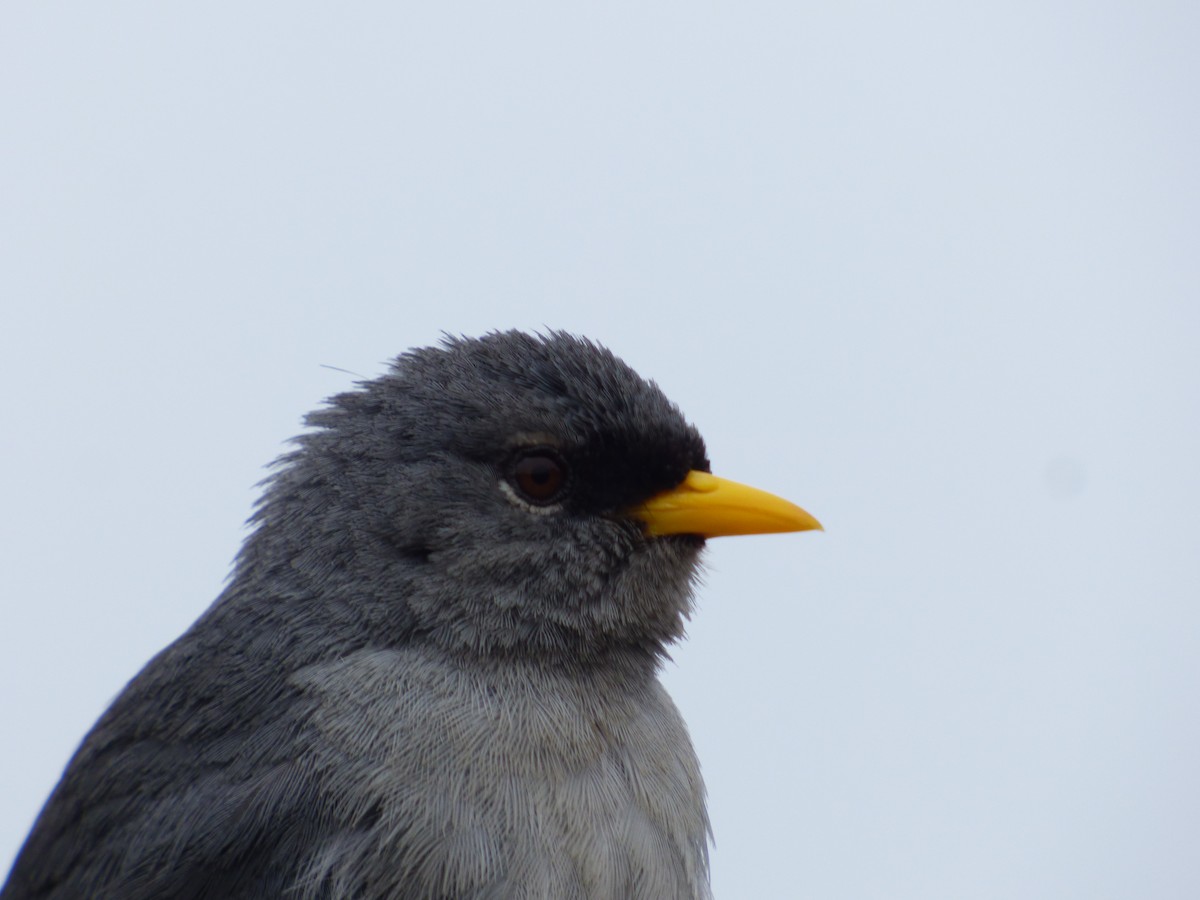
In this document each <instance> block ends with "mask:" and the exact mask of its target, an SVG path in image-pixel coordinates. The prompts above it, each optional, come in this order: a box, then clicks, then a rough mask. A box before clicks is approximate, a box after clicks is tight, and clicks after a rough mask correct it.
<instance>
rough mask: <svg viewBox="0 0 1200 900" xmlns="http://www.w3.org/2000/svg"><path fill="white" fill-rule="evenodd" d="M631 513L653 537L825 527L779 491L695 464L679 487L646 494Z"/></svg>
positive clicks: (764, 532)
mask: <svg viewBox="0 0 1200 900" xmlns="http://www.w3.org/2000/svg"><path fill="white" fill-rule="evenodd" d="M631 514H632V515H633V516H635V517H636V518H638V519H641V520H642V521H643V522H645V523H646V533H647V534H649V535H651V536H653V537H658V536H659V535H664V534H698V535H701V536H703V537H722V536H724V535H731V534H772V533H774V532H780V531H813V530H816V531H824V530H825V529H824V528H822V527H821V523H820V522H818V521H817V520H816V519H814V518H813V517H812V516H810V515H809V514H808V513H806V512H805V511H804V510H802V509H801V508H800V507H798V506H797V505H796V504H794V503H789V502H788V501H787V500H784V499H783V498H782V497H776V496H775V495H774V494H768V493H767V492H766V491H760V490H759V489H758V488H752V487H748V486H747V485H744V484H738V483H737V482H736V481H726V480H725V479H724V478H718V477H717V476H715V475H710V474H708V473H707V472H700V471H697V470H695V469H693V470H692V471H691V472H688V474H687V477H686V478H684V479H683V483H682V484H680V485H679V486H678V487H676V488H672V489H671V490H669V491H664V492H663V493H661V494H658V495H656V496H654V497H651V498H650V499H649V500H647V501H646V502H645V503H643V504H642V505H641V506H638V507H636V508H635V509H633V510H631Z"/></svg>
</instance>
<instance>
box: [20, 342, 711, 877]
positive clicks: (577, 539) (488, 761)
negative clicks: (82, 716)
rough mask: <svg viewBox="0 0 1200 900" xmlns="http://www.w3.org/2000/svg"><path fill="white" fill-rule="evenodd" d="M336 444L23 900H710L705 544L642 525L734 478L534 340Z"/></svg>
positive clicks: (135, 713)
mask: <svg viewBox="0 0 1200 900" xmlns="http://www.w3.org/2000/svg"><path fill="white" fill-rule="evenodd" d="M308 423H309V424H310V425H311V426H314V429H313V430H312V431H310V432H309V433H307V434H305V435H303V436H302V437H300V438H298V439H297V445H298V447H297V449H296V450H295V452H293V453H291V454H290V455H288V456H286V457H284V459H283V460H281V464H280V466H279V468H278V470H277V471H276V472H275V474H274V475H272V477H271V478H270V479H269V480H268V483H267V489H266V491H265V495H264V497H263V499H262V500H261V502H260V505H259V507H258V509H257V511H256V513H255V515H254V517H253V521H254V523H255V525H256V528H255V530H254V532H253V533H252V534H251V535H250V537H249V538H248V539H247V541H246V544H245V546H244V547H243V549H242V551H241V553H240V555H239V557H238V559H237V563H236V566H235V569H234V573H233V576H232V579H231V582H230V584H229V586H228V588H227V589H226V590H225V591H224V592H223V594H222V595H221V596H220V598H218V600H217V601H216V603H214V604H213V606H212V607H211V608H210V609H209V610H208V611H207V612H206V613H205V614H204V615H203V616H201V618H200V619H199V620H198V621H197V622H196V623H195V624H194V625H193V626H192V627H191V628H190V629H189V630H188V631H187V632H186V633H185V634H184V635H183V636H182V637H180V638H179V639H178V640H177V641H176V642H175V643H173V644H172V645H171V646H169V647H168V648H167V649H165V650H164V651H163V652H162V653H160V654H159V655H158V656H157V657H155V658H154V659H153V660H151V662H150V663H149V664H148V665H147V666H146V667H145V669H143V670H142V672H141V673H140V674H139V675H138V676H137V677H136V678H134V679H133V681H131V682H130V684H129V685H128V686H127V687H126V689H125V691H124V692H123V693H122V694H121V695H120V697H118V699H117V700H116V702H114V703H113V705H112V707H111V708H110V709H109V710H108V711H107V712H106V713H105V714H104V715H103V717H102V718H101V719H100V721H99V722H98V723H97V724H96V725H95V727H94V728H93V730H92V731H91V733H90V734H89V735H88V736H87V737H86V738H85V740H84V742H83V744H82V746H81V747H80V748H79V750H78V751H77V753H76V754H75V757H74V758H73V759H72V761H71V763H70V765H69V766H68V767H67V770H66V772H65V774H64V775H63V777H62V780H61V782H60V783H59V784H58V786H57V787H56V788H55V790H54V792H53V794H52V795H51V797H50V799H49V800H48V801H47V803H46V806H45V808H44V809H43V810H42V813H41V816H40V817H39V819H38V821H37V823H36V824H35V826H34V828H33V830H32V832H31V833H30V835H29V837H28V839H27V841H26V843H25V846H24V847H23V849H22V851H21V854H20V856H19V857H18V859H17V861H16V864H15V865H14V867H13V870H12V872H11V874H10V876H9V879H8V881H7V883H6V884H5V886H4V888H3V890H2V891H0V897H2V898H3V900H18V898H83V897H86V898H92V900H104V898H114V900H115V898H121V900H139V898H147V900H148V898H179V900H186V898H196V900H200V898H259V897H292V898H296V900H307V898H358V900H373V898H413V900H416V898H530V900H532V898H585V897H586V898H614V900H615V898H634V897H638V898H703V897H708V896H709V890H708V873H707V867H708V863H707V839H708V821H707V817H706V813H705V809H704V799H703V794H704V791H703V786H702V783H701V780H700V774H699V768H698V766H697V763H696V759H695V756H694V754H693V751H692V748H691V745H690V742H689V740H688V737H687V733H686V730H685V727H684V725H683V723H682V721H681V720H680V717H679V715H678V713H677V712H676V710H675V707H674V706H673V704H672V703H671V701H670V699H669V698H668V697H667V695H666V694H665V692H664V691H663V689H662V688H661V686H660V685H659V683H658V681H657V677H656V672H657V669H658V666H659V663H660V661H661V659H662V657H663V654H664V647H665V646H666V645H667V644H669V643H670V642H672V641H674V640H676V639H677V638H679V637H680V635H681V634H682V632H683V623H684V619H685V618H686V616H687V615H688V612H689V608H690V607H689V604H690V597H691V589H692V583H693V580H694V577H695V572H696V564H697V558H698V555H699V552H700V549H701V547H702V546H703V539H702V538H700V537H698V536H695V535H687V534H672V535H667V536H664V537H650V536H648V535H647V533H646V532H645V529H644V528H643V526H642V524H641V523H639V522H638V521H637V520H636V519H635V518H633V517H631V516H629V515H627V514H626V510H628V509H630V508H632V507H635V506H637V505H638V504H639V503H642V502H643V501H645V500H646V499H648V498H650V497H652V496H654V495H656V494H658V493H660V492H662V491H664V490H668V489H670V488H673V487H675V486H677V485H679V484H680V483H681V481H683V479H684V477H685V476H686V475H687V473H688V472H689V471H692V470H702V471H707V469H708V463H707V460H706V458H705V450H704V445H703V443H702V441H701V439H700V437H699V435H698V434H697V433H696V431H695V430H694V429H693V428H692V427H691V426H690V425H688V424H687V423H686V422H685V420H684V419H683V417H682V416H681V414H680V413H679V411H678V410H677V409H676V408H675V407H674V406H673V405H672V404H671V403H670V402H669V401H667V400H666V398H665V397H663V395H662V394H661V393H660V392H659V390H658V389H657V388H656V387H655V386H654V385H653V384H649V383H647V382H645V381H643V380H642V379H641V378H639V377H638V376H637V375H636V374H635V373H634V372H633V371H632V370H631V369H629V368H628V367H627V366H625V365H624V364H623V363H621V362H620V361H619V360H618V359H616V358H615V357H614V356H612V355H611V354H610V353H609V352H608V351H606V350H603V349H601V348H599V347H597V346H595V345H593V344H590V343H588V342H586V341H582V340H579V339H576V338H573V337H570V336H568V335H565V334H558V333H555V334H551V335H549V336H546V337H531V336H528V335H525V334H521V333H517V332H509V333H503V334H492V335H489V336H487V337H485V338H482V339H479V340H450V341H448V342H447V343H446V345H445V346H444V347H442V348H438V349H426V350H418V351H414V352H411V353H409V354H407V355H405V356H402V357H400V358H399V359H398V360H397V361H396V363H395V364H394V366H393V368H392V370H391V371H390V372H389V373H388V374H387V375H385V376H383V377H381V378H379V379H377V380H374V381H370V382H367V383H365V384H363V385H361V389H360V390H356V391H354V392H351V393H346V394H342V395H340V396H338V397H335V398H334V399H333V400H332V401H331V403H330V404H329V406H328V407H327V408H325V409H322V410H320V411H318V412H316V413H313V414H312V415H310V416H309V418H308ZM531 454H532V456H531ZM539 454H540V455H539ZM530 459H532V462H529V461H528V460H530ZM522 460H526V462H522ZM547 460H549V463H547ZM547 465H550V469H547V468H546V466H547ZM556 465H560V466H561V467H563V469H564V470H565V474H566V479H565V482H564V483H563V484H562V485H559V486H558V487H557V489H555V490H553V491H550V492H549V501H550V502H544V501H543V498H542V497H541V496H540V493H541V492H543V491H545V490H546V487H545V485H546V484H547V482H546V479H547V478H549V479H551V480H550V482H548V483H549V486H550V487H551V488H555V483H554V481H553V479H554V478H556V477H558V476H560V475H562V474H563V472H562V471H558V472H557V473H556V472H555V471H553V467H554V466H556ZM522 466H526V467H532V468H531V469H530V470H529V471H528V472H525V473H524V474H523V475H522V474H521V473H522V471H524V470H522V468H521V467H522ZM539 467H541V468H539ZM530 473H532V474H530ZM530 479H532V480H530ZM523 484H525V485H531V486H532V487H531V489H532V490H534V491H535V492H538V494H539V495H537V496H535V495H526V494H524V493H523V488H522V485H523Z"/></svg>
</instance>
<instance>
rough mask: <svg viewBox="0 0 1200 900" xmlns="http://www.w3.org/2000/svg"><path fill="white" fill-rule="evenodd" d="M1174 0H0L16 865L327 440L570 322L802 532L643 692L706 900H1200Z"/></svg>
mask: <svg viewBox="0 0 1200 900" xmlns="http://www.w3.org/2000/svg"><path fill="white" fill-rule="evenodd" d="M1198 46H1200V7H1197V6H1196V5H1195V4H1189V3H1165V2H1164V3H1157V2H1149V3H1146V2H1138V3H1134V2H1131V0H1126V2H1115V3H1107V4H1089V3H1066V2H1049V3H1047V2H1038V3H1033V2H1012V0H1009V2H1004V3H998V2H990V3H977V4H961V3H952V2H945V0H942V2H938V0H934V2H927V3H919V4H916V3H914V4H895V3H869V2H849V3H839V4H807V5H798V4H794V3H765V2H754V0H750V2H744V0H743V2H738V3H727V4H715V3H705V2H700V3H696V2H692V3H674V4H666V3H656V2H650V3H645V2H639V3H605V4H588V5H570V4H567V5H564V4H561V3H509V4H475V3H455V2H450V3H433V4H431V3H424V4H400V3H377V2H364V3H351V4H335V5H331V4H315V3H294V4H286V5H284V4H272V5H270V6H267V5H258V6H255V5H253V4H250V5H247V4H245V3H227V2H216V3H208V4H205V5H203V6H196V5H193V6H180V5H170V4H168V5H164V4H162V3H149V2H140V3H138V2H127V3H106V4H85V3H78V2H66V3H59V4H45V3H9V4H5V6H4V8H3V10H2V11H0V134H2V135H3V140H2V142H0V197H2V200H0V256H2V262H0V303H2V304H3V306H2V313H0V315H2V321H0V367H2V372H3V383H4V384H5V385H6V387H7V398H6V412H5V421H6V427H5V429H4V433H5V438H4V440H3V442H2V443H0V459H2V460H3V465H2V466H0V479H2V481H0V490H2V505H3V508H4V513H5V514H4V516H3V517H2V518H0V523H2V524H0V527H2V528H3V532H2V540H3V547H4V551H3V566H2V567H0V602H2V604H3V606H2V608H3V622H4V625H3V628H2V629H0V698H2V704H3V705H2V714H3V720H4V732H5V739H4V740H3V741H0V795H2V797H3V800H2V802H0V866H3V867H4V868H6V867H7V863H8V861H9V859H10V858H11V856H12V854H14V853H15V852H16V850H17V847H18V846H19V843H20V841H21V839H22V837H23V835H24V833H25V831H26V830H27V828H28V827H29V825H30V823H31V821H32V819H33V817H34V815H35V814H36V812H37V810H38V808H39V806H40V804H41V802H42V801H43V799H44V798H45V796H46V794H47V793H48V791H49V790H50V788H51V787H52V785H53V783H54V781H55V780H56V778H57V775H58V773H59V771H60V770H61V767H62V766H63V764H64V763H65V762H66V760H67V758H68V757H69V755H70V753H71V752H72V750H73V749H74V747H75V745H76V744H77V742H78V741H79V739H80V738H81V737H82V735H83V734H84V732H85V731H86V730H87V729H88V727H89V726H90V725H91V723H92V722H93V720H94V719H95V717H96V716H97V715H98V714H99V713H100V712H101V711H102V710H103V709H104V707H105V706H106V704H107V703H108V701H109V700H110V699H111V698H112V697H113V696H114V694H115V693H116V692H117V691H118V690H119V689H120V687H121V686H122V684H124V682H125V681H126V680H127V679H129V678H130V677H132V676H133V675H134V674H135V673H136V672H137V670H138V669H139V667H140V666H141V665H142V664H143V663H144V662H145V661H146V660H147V659H148V658H149V657H150V656H151V655H152V654H153V653H154V652H156V651H157V650H158V649H159V648H161V647H162V646H163V645H164V644H166V643H167V642H168V641H170V640H171V639H172V638H173V637H175V636H176V635H177V634H178V633H180V632H181V631H182V630H183V629H184V628H186V626H187V625H188V624H189V623H190V622H191V621H192V620H193V619H194V618H195V617H196V616H197V615H198V614H199V613H200V612H201V611H202V610H203V609H204V608H205V607H206V606H207V605H208V604H209V603H210V602H211V600H212V599H213V597H215V595H216V594H217V592H218V591H219V589H220V587H221V585H222V581H223V579H224V577H225V574H226V572H227V570H228V564H229V562H230V559H231V558H232V556H233V554H234V553H235V551H236V549H237V547H238V544H239V542H240V540H241V538H242V536H243V534H244V531H243V528H242V521H243V519H244V518H245V517H246V516H247V515H248V513H249V510H250V505H251V502H252V500H253V498H254V496H255V493H256V492H255V490H254V488H253V485H254V483H255V482H256V481H257V480H258V479H259V478H260V477H261V476H262V474H263V466H264V465H265V464H266V463H267V462H269V461H270V460H271V459H272V458H273V457H275V456H276V455H277V454H278V453H280V452H281V451H282V449H283V441H284V440H285V439H286V438H287V437H289V436H290V435H292V434H295V433H296V432H297V431H298V430H299V422H300V418H301V416H302V415H303V413H304V412H305V411H307V410H308V409H310V408H312V407H313V406H315V405H316V404H318V403H319V402H320V401H321V400H322V398H324V397H325V396H327V395H329V394H331V393H334V392H337V391H340V390H343V389H345V388H346V387H348V386H349V384H350V383H351V381H352V380H353V379H352V377H351V376H347V375H345V374H343V373H341V372H338V371H334V370H331V369H328V368H322V365H328V366H336V367H340V368H343V369H348V370H351V371H354V372H358V373H361V374H363V375H368V376H370V375H374V374H377V373H379V372H380V371H381V370H382V367H383V363H384V361H385V360H386V359H388V358H389V357H391V356H392V355H394V354H396V353H398V352H400V351H401V350H403V349H405V348H407V347H410V346H414V345H423V344H428V343H430V342H432V341H434V340H436V339H437V337H438V335H439V332H440V331H442V330H447V331H451V332H462V333H466V334H479V333H481V332H484V331H486V330H489V329H493V328H504V327H511V326H519V327H525V328H539V327H542V326H550V327H559V328H566V329H569V330H572V331H576V332H580V333H583V334H587V335H589V336H591V337H593V338H596V339H598V340H600V341H602V342H604V343H606V344H607V345H609V346H610V347H611V348H612V349H613V350H615V351H616V352H617V353H618V354H619V355H621V356H623V357H624V358H625V359H626V360H627V361H628V362H630V363H631V364H633V365H634V366H635V367H636V368H637V369H638V370H639V371H641V372H642V373H643V374H644V375H647V376H649V377H652V378H654V379H656V380H657V381H658V382H659V383H660V384H661V385H662V386H663V387H664V389H665V390H666V391H667V392H668V394H669V395H670V396H672V397H673V398H674V399H675V400H677V401H678V402H679V403H680V405H681V406H682V407H683V409H684V410H685V411H686V412H687V414H688V415H689V416H690V417H691V418H692V419H693V420H694V421H695V422H696V424H697V425H698V426H699V427H700V429H701V431H702V432H703V433H704V435H705V437H706V438H707V440H708V443H709V449H710V455H711V457H712V460H713V464H714V471H716V472H718V473H719V474H722V475H725V476H727V477H730V478H734V479H737V480H740V481H746V482H750V483H753V484H756V485H759V486H761V487H764V488H767V489H770V490H773V491H776V492H778V493H781V494H784V495H785V496H788V497H789V498H791V499H793V500H795V501H797V502H799V503H800V504H801V505H803V506H805V507H806V508H808V509H809V510H811V511H812V512H813V513H814V514H815V515H817V516H818V517H819V518H820V519H821V520H822V521H823V522H824V523H825V525H826V527H827V529H828V533H827V534H825V535H801V536H777V537H763V538H734V539H726V540H720V541H714V542H713V543H712V544H711V545H710V550H709V553H708V566H709V574H708V578H707V583H706V585H705V587H704V589H703V596H702V601H701V612H700V615H699V616H698V617H697V619H696V621H695V622H694V624H693V627H692V629H691V640H690V642H689V643H687V644H686V645H683V646H681V647H680V648H679V649H678V652H677V653H676V664H675V665H673V666H672V667H671V668H670V669H669V671H668V674H667V680H668V683H669V686H670V688H671V690H672V692H673V693H674V695H675V697H676V698H677V700H678V702H679V704H680V705H681V707H682V708H683V709H684V712H685V714H686V716H687V718H688V720H689V722H690V724H691V728H692V732H693V736H694V739H695V742H696V744H697V746H698V750H699V753H700V756H701V759H702V761H703V764H704V768H705V773H706V776H707V780H708V785H709V792H710V796H711V812H712V817H713V822H714V828H715V831H716V841H717V842H716V848H715V851H714V857H713V869H714V887H715V889H716V891H717V893H718V896H720V897H722V898H726V900H732V898H749V897H813V898H822V900H843V898H844V900H851V898H854V900H861V898H879V900H908V898H912V900H931V898H946V900H961V898H1021V900H1042V898H1044V900H1063V898H1087V900H1093V898H1097V897H1104V898H1121V900H1125V898H1128V900H1135V898H1136V900H1141V898H1148V897H1152V898H1156V900H1169V898H1189V900H1190V898H1194V897H1196V896H1200V854H1198V853H1197V850H1196V847H1197V844H1198V842H1200V765H1198V763H1197V760H1200V547H1198V542H1200V474H1198V462H1197V461H1198V460H1200V212H1198V210H1200V167H1198V166H1197V160H1200V124H1198V122H1200V116H1198V113H1197V110H1200V96H1198V95H1200V64H1198V63H1197V53H1196V48H1197V47H1198Z"/></svg>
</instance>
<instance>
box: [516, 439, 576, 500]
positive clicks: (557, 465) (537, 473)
mask: <svg viewBox="0 0 1200 900" xmlns="http://www.w3.org/2000/svg"><path fill="white" fill-rule="evenodd" d="M568 481H569V478H568V470H567V464H566V462H565V461H564V460H563V458H562V456H561V455H560V454H559V453H558V451H557V450H554V449H553V448H552V447H531V448H529V449H528V450H523V451H521V452H520V453H519V454H517V456H516V458H515V459H514V460H513V462H512V466H511V467H510V469H509V475H508V483H509V484H510V485H511V486H512V489H513V491H515V492H516V494H517V496H518V497H520V498H521V499H522V500H524V501H525V502H526V503H530V504H533V505H534V506H553V505H554V504H556V503H559V502H561V501H562V498H563V497H564V496H565V495H566V492H567V484H568Z"/></svg>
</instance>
